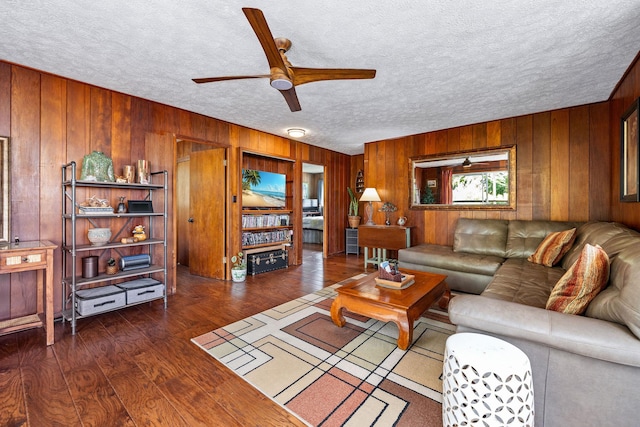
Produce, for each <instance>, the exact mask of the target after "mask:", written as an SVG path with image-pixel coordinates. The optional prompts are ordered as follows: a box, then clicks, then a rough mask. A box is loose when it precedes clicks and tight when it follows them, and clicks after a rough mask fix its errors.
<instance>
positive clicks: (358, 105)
mask: <svg viewBox="0 0 640 427" xmlns="http://www.w3.org/2000/svg"><path fill="white" fill-rule="evenodd" d="M242 7H256V8H259V9H261V10H262V11H263V12H264V15H265V17H266V19H267V22H268V23H269V26H270V28H271V31H272V33H273V35H274V37H287V38H289V39H290V40H291V41H292V42H293V46H292V48H291V50H290V51H289V52H288V57H289V60H290V61H291V62H292V64H293V65H295V66H301V67H333V68H375V69H377V75H376V78H375V79H373V80H347V81H330V82H316V83H310V84H305V85H302V86H299V87H297V88H296V90H297V93H298V98H299V100H300V104H301V106H302V111H299V112H295V113H292V112H291V111H289V108H288V107H287V104H286V102H285V100H284V98H283V97H282V96H281V95H280V94H279V93H278V92H277V91H276V90H275V89H273V88H271V87H270V86H269V80H268V79H254V80H240V81H227V82H218V83H210V84H203V85H197V84H195V83H193V82H192V81H191V79H192V78H194V77H213V76H223V75H244V74H268V72H269V67H268V64H267V61H266V59H265V56H264V53H263V51H262V48H261V46H260V44H259V42H258V40H257V38H256V36H255V34H254V33H253V31H252V29H251V27H250V25H249V23H248V21H247V19H246V18H245V16H244V14H243V13H242V10H241V8H242ZM0 16H1V17H2V18H1V23H0V59H3V60H6V61H10V62H14V63H17V64H21V65H26V66H29V67H33V68H36V69H39V70H42V71H46V72H50V73H54V74H57V75H61V76H64V77H68V78H72V79H76V80H79V81H83V82H87V83H90V84H94V85H98V86H101V87H104V88H108V89H112V90H116V91H120V92H124V93H127V94H131V95H135V96H139V97H142V98H146V99H149V100H153V101H157V102H161V103H164V104H168V105H172V106H175V107H179V108H183V109H186V110H189V111H194V112H197V113H201V114H204V115H207V116H211V117H215V118H218V119H222V120H225V121H228V122H231V123H237V124H240V125H244V126H247V127H250V128H254V129H258V130H262V131H265V132H269V133H272V134H275V135H282V136H286V132H285V130H286V129H287V128H290V127H301V128H304V129H306V130H307V134H306V136H305V137H304V138H301V140H302V141H304V142H307V143H309V144H312V145H317V146H322V147H325V148H329V149H332V150H335V151H338V152H342V153H346V154H358V153H362V152H363V147H364V145H363V144H364V143H365V142H369V141H376V140H381V139H388V138H394V137H400V136H405V135H411V134H417V133H423V132H427V131H432V130H437V129H445V128H449V127H455V126H461V125H466V124H471V123H477V122H483V121H488V120H494V119H499V118H504V117H512V116H517V115H521V114H529V113H534V112H539V111H547V110H551V109H555V108H562V107H568V106H574V105H581V104H585V103H590V102H597V101H602V100H605V99H607V98H608V97H609V95H610V93H611V91H612V90H613V88H614V86H615V84H616V83H617V82H618V81H619V79H620V78H621V76H622V74H623V73H624V71H625V69H626V68H627V66H628V65H629V64H630V63H631V61H632V60H633V58H634V56H635V55H636V53H637V52H638V48H639V47H640V31H638V22H640V0H492V1H490V2H485V1H479V0H476V1H472V0H467V1H455V2H452V1H450V0H428V1H425V0H393V1H390V0H388V1H384V2H380V1H377V2H376V1H364V0H359V1H344V0H323V1H310V0H279V1H258V0H246V1H243V2H240V1H236V0H231V1H228V0H225V1H222V0H190V1H187V0H155V1H142V0H139V1H134V0H113V1H102V2H100V1H95V0H77V1H64V2H61V1H53V0H40V1H19V0H3V1H2V2H0Z"/></svg>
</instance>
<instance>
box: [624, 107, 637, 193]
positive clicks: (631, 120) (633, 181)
mask: <svg viewBox="0 0 640 427" xmlns="http://www.w3.org/2000/svg"><path fill="white" fill-rule="evenodd" d="M639 114H640V98H638V99H636V100H635V101H634V102H633V105H632V106H631V107H630V108H629V109H628V110H627V111H626V112H625V113H624V115H623V116H622V122H621V128H620V135H621V138H620V201H623V202H638V201H640V198H639V197H638V196H639V192H638V186H639V182H638V169H640V157H638V145H640V144H639V142H640V139H639V138H640V134H639V133H638V118H639Z"/></svg>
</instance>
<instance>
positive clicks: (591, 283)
mask: <svg viewBox="0 0 640 427" xmlns="http://www.w3.org/2000/svg"><path fill="white" fill-rule="evenodd" d="M608 281H609V257H608V256H607V253H606V252H605V251H604V250H603V249H602V248H601V247H600V246H598V245H595V246H592V245H590V244H588V243H587V244H585V245H584V248H583V249H582V252H580V256H579V257H578V259H577V260H576V262H575V263H573V265H572V266H571V267H569V269H568V270H567V272H566V273H565V274H564V275H563V276H562V277H561V278H560V280H558V283H556V284H555V286H554V287H553V290H552V291H551V295H549V299H548V300H547V306H546V308H547V310H553V311H559V312H560V313H567V314H582V313H584V312H585V310H586V309H587V306H588V305H589V303H590V302H591V301H592V300H593V299H594V298H595V297H596V295H598V293H599V292H600V291H601V290H603V289H604V288H605V287H606V286H607V282H608Z"/></svg>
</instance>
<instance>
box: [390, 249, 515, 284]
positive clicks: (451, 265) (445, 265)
mask: <svg viewBox="0 0 640 427" xmlns="http://www.w3.org/2000/svg"><path fill="white" fill-rule="evenodd" d="M399 259H400V266H401V267H402V265H404V264H405V263H410V264H422V265H425V266H429V267H434V268H440V269H444V270H455V271H460V272H464V273H473V274H482V275H485V276H493V275H494V274H495V272H496V270H497V269H498V267H500V265H501V264H502V261H504V258H500V257H496V256H490V255H478V254H471V253H464V252H453V249H452V248H451V247H450V246H441V245H429V244H422V245H417V246H412V247H411V248H408V249H402V250H401V252H400V253H399Z"/></svg>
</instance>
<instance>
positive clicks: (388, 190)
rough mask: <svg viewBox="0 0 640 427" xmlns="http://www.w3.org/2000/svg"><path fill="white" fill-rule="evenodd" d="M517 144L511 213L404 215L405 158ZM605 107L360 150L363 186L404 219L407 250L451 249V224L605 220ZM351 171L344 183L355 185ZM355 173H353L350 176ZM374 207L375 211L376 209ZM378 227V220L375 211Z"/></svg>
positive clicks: (419, 212)
mask: <svg viewBox="0 0 640 427" xmlns="http://www.w3.org/2000/svg"><path fill="white" fill-rule="evenodd" d="M514 144H515V145H516V150H517V181H516V182H517V208H516V210H514V211H482V210H477V211H469V210H461V211H436V210H427V211H424V210H410V209H409V167H408V159H409V157H411V156H418V155H425V154H438V153H446V152H451V151H459V150H471V149H477V148H489V147H498V146H508V145H514ZM610 152H611V150H610V146H609V102H601V103H596V104H590V105H584V106H579V107H573V108H565V109H560V110H554V111H549V112H543V113H537V114H530V115H525V116H519V117H512V118H507V119H503V120H496V121H491V122H485V123H478V124H474V125H468V126H462V127H457V128H452V129H445V130H441V131H436V132H428V133H423V134H419V135H413V136H408V137H404V138H398V139H392V140H385V141H377V142H371V143H368V144H366V145H365V152H364V161H363V164H364V170H365V185H366V186H367V187H375V188H376V189H377V190H378V194H380V198H381V199H382V201H383V202H386V201H390V202H392V203H394V204H395V205H396V206H397V207H398V211H397V212H396V213H394V214H393V215H392V221H395V219H396V218H398V217H399V216H402V215H405V216H407V217H408V225H411V226H413V227H414V228H413V229H412V239H411V240H412V244H413V245H415V244H418V243H436V244H446V245H451V244H453V229H454V228H455V225H456V222H457V220H458V218H461V217H471V218H504V219H527V220H528V219H545V220H571V221H587V220H607V219H609V216H610V214H609V208H610V203H611V201H610V183H611V179H612V171H611V161H610V160H611V154H610ZM354 169H355V168H354V167H352V170H351V180H352V181H353V180H355V172H354ZM356 171H357V170H356ZM380 206H381V203H378V206H376V207H375V209H378V208H379V207H380ZM374 220H375V222H376V223H377V224H382V223H383V222H384V214H383V213H381V212H377V211H376V212H375V214H374Z"/></svg>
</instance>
